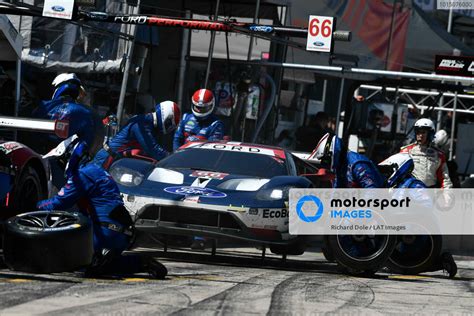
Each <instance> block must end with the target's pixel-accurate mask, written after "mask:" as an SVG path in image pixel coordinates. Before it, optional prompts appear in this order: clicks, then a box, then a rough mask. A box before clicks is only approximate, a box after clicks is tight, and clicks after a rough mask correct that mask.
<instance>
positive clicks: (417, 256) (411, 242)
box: [387, 235, 443, 274]
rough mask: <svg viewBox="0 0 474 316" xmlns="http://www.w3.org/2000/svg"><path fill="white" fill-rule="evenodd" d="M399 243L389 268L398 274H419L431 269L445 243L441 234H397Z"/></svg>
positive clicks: (391, 256) (391, 257)
mask: <svg viewBox="0 0 474 316" xmlns="http://www.w3.org/2000/svg"><path fill="white" fill-rule="evenodd" d="M397 237H398V238H397V244H396V246H395V249H394V250H393V252H392V254H391V255H390V257H389V259H388V260H387V268H389V269H390V271H391V272H393V273H398V274H418V273H421V272H426V271H431V269H432V268H433V266H435V265H436V263H437V261H438V259H439V258H440V256H441V249H442V245H443V241H442V237H441V236H440V235H403V236H397Z"/></svg>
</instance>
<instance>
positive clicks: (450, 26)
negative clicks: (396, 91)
mask: <svg viewBox="0 0 474 316" xmlns="http://www.w3.org/2000/svg"><path fill="white" fill-rule="evenodd" d="M452 27H453V7H452V6H451V7H449V16H448V28H447V31H448V33H451V29H452Z"/></svg>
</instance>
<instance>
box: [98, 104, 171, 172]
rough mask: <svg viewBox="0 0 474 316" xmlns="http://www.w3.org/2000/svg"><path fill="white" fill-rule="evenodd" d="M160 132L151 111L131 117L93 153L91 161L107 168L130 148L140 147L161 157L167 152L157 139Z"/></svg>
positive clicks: (157, 157) (153, 156)
mask: <svg viewBox="0 0 474 316" xmlns="http://www.w3.org/2000/svg"><path fill="white" fill-rule="evenodd" d="M161 135H162V134H161V133H160V128H159V127H155V126H154V124H153V115H152V114H151V113H148V114H142V115H136V116H134V117H132V118H131V119H130V120H129V121H128V123H127V125H125V127H123V128H122V129H121V130H120V131H119V132H118V133H117V135H115V136H114V137H113V138H112V139H111V140H110V141H109V142H108V144H107V145H106V146H104V148H103V149H101V150H99V152H98V153H97V154H96V155H95V157H94V159H93V163H95V164H97V165H99V166H103V167H104V168H105V169H108V167H110V165H111V164H112V162H113V161H114V160H115V159H117V158H119V157H121V156H124V155H125V154H126V153H127V152H128V151H130V150H132V149H141V150H143V151H144V153H145V154H146V155H148V156H149V157H151V158H154V159H156V160H160V159H163V158H164V157H166V156H167V155H168V152H167V151H166V150H165V149H163V147H161V145H160V144H159V143H158V141H157V139H158V137H159V136H161Z"/></svg>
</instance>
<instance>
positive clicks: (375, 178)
mask: <svg viewBox="0 0 474 316" xmlns="http://www.w3.org/2000/svg"><path fill="white" fill-rule="evenodd" d="M336 168H337V169H336V180H335V182H334V184H333V187H334V188H383V187H385V184H384V183H385V181H384V179H383V177H382V175H380V173H379V171H378V170H377V168H376V167H375V165H374V163H373V162H372V161H371V160H370V159H369V158H367V157H365V156H364V155H361V154H358V153H355V152H353V151H348V152H347V162H346V164H341V166H339V167H336ZM344 177H345V178H344Z"/></svg>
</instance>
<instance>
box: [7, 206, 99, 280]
mask: <svg viewBox="0 0 474 316" xmlns="http://www.w3.org/2000/svg"><path fill="white" fill-rule="evenodd" d="M4 229H5V234H4V240H3V255H4V259H5V263H6V265H7V266H8V267H9V268H10V269H12V270H18V271H25V272H32V273H52V272H64V271H72V270H75V269H77V268H79V267H82V266H87V265H89V264H90V263H91V261H92V256H93V254H94V248H93V235H92V224H91V222H90V220H89V219H88V218H87V217H85V216H84V215H82V214H80V213H71V212H59V211H52V212H45V211H38V212H31V213H24V214H20V215H18V216H15V217H12V218H10V219H8V220H7V221H6V223H5V225H4Z"/></svg>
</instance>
